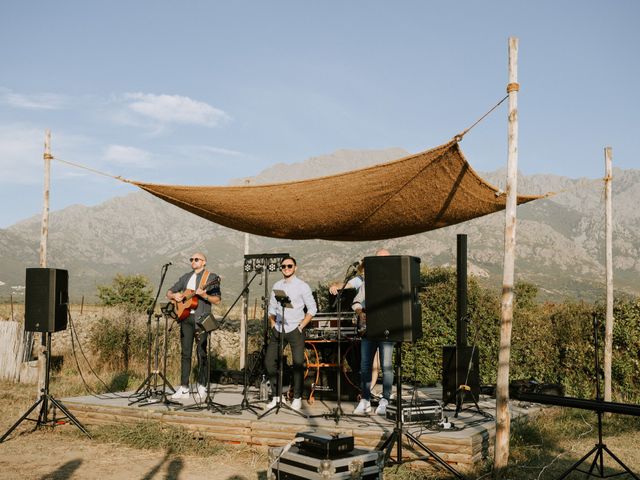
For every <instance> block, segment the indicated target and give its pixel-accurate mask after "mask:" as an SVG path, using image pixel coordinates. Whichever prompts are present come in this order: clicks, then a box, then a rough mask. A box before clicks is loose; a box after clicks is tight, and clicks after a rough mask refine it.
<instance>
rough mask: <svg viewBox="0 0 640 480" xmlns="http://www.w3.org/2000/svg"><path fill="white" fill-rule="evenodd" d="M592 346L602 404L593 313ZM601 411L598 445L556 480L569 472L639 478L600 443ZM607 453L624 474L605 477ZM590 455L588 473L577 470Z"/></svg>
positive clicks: (597, 399)
mask: <svg viewBox="0 0 640 480" xmlns="http://www.w3.org/2000/svg"><path fill="white" fill-rule="evenodd" d="M593 345H594V349H593V351H594V358H595V368H596V370H595V372H596V401H597V402H602V401H603V399H602V397H600V365H599V362H598V314H597V313H595V312H594V314H593ZM602 412H603V410H602V409H598V410H597V412H596V413H597V415H598V443H596V445H595V446H594V447H593V448H592V449H591V450H589V452H588V453H587V454H586V455H585V456H584V457H582V458H581V459H580V460H578V461H577V462H576V463H574V464H573V465H572V466H571V467H570V468H569V469H568V470H567V471H566V472H564V473H563V474H562V475H561V476H559V477H558V480H561V479H563V478H565V477H567V475H569V474H570V473H571V472H573V471H574V470H575V471H576V472H582V473H586V474H587V478H589V477H591V476H592V475H593V476H594V477H596V478H609V477H614V476H618V475H624V473H625V472H626V473H628V474H629V475H631V476H632V477H633V478H635V479H638V478H640V477H638V476H637V475H636V474H635V473H633V472H632V471H631V470H630V469H629V467H627V466H626V465H625V464H624V463H622V460H620V459H619V458H618V457H616V456H615V454H614V453H613V452H612V451H611V450H609V448H608V447H607V446H606V445H605V444H604V443H602ZM605 452H606V453H608V454H609V456H610V457H611V458H613V460H614V461H615V462H616V463H617V464H618V465H620V466H621V467H622V469H623V470H624V472H620V473H616V474H611V475H605V473H604V454H605ZM591 455H593V461H592V462H591V467H590V468H589V470H588V471H585V470H580V468H578V467H579V466H580V465H582V463H583V462H585V461H586V460H587V459H588V458H589V457H590V456H591ZM594 470H596V473H595V474H594V473H593V471H594Z"/></svg>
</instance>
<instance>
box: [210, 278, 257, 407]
mask: <svg viewBox="0 0 640 480" xmlns="http://www.w3.org/2000/svg"><path fill="white" fill-rule="evenodd" d="M262 270H263V269H262V267H259V266H256V269H255V273H254V274H253V276H252V277H251V279H250V280H249V281H248V282H247V283H246V285H245V286H244V287H243V289H242V291H241V292H240V294H239V295H238V296H237V298H236V299H235V300H234V302H233V303H232V304H231V306H230V307H229V309H228V310H227V313H225V314H224V316H223V317H222V320H220V323H221V324H222V323H224V321H225V319H226V318H227V315H229V312H231V310H232V309H233V307H234V306H235V304H236V303H238V300H240V299H241V298H242V296H243V295H245V294H247V295H248V293H249V286H250V285H251V282H253V281H254V280H255V278H256V277H257V276H258V275H262ZM248 349H249V332H248V329H247V328H246V326H245V329H244V378H243V382H244V387H243V389H242V402H241V403H240V410H249V411H251V412H252V413H254V414H255V415H258V411H257V410H256V409H255V408H253V407H252V406H251V404H250V403H249V400H248V399H247V392H248V390H249V368H248V365H247V351H248Z"/></svg>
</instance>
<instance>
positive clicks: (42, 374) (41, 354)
mask: <svg viewBox="0 0 640 480" xmlns="http://www.w3.org/2000/svg"><path fill="white" fill-rule="evenodd" d="M52 158H53V156H52V155H51V130H47V131H46V132H45V134H44V155H43V159H44V194H43V200H42V228H41V230H40V267H41V268H46V266H47V240H48V239H49V184H50V179H51V159H52ZM40 335H41V341H40V348H39V350H38V392H41V391H43V389H44V387H45V385H44V384H45V381H46V361H47V357H46V349H47V345H46V343H47V342H46V333H41V334H40Z"/></svg>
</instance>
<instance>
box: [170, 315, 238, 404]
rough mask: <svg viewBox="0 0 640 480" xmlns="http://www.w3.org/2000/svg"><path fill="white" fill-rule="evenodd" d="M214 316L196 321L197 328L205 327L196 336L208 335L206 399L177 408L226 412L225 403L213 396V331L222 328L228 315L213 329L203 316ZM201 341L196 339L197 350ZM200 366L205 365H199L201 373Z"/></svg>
mask: <svg viewBox="0 0 640 480" xmlns="http://www.w3.org/2000/svg"><path fill="white" fill-rule="evenodd" d="M209 316H211V317H213V314H207V315H203V316H202V317H201V318H200V319H198V321H197V322H196V329H198V328H199V326H201V328H202V329H203V331H201V332H199V333H196V336H198V335H206V336H207V362H206V368H207V395H206V396H205V398H204V399H200V398H199V400H200V401H199V402H197V403H194V404H192V405H186V406H183V407H179V408H176V410H185V411H188V410H210V411H214V412H218V413H221V414H223V415H224V414H225V413H226V412H225V410H224V409H225V408H226V406H225V405H222V404H221V403H217V402H214V401H213V396H212V395H211V338H210V337H211V335H210V334H211V332H212V331H213V330H217V329H218V328H220V327H221V326H222V324H223V322H224V319H225V318H226V315H225V316H224V317H223V318H222V319H221V320H220V323H219V324H218V325H217V326H212V327H211V329H208V328H207V327H206V326H204V322H202V319H203V318H207V317H209ZM205 321H206V320H205ZM213 322H214V323H215V319H213ZM199 342H200V339H198V340H197V341H196V350H197V348H198V347H197V345H198V343H199ZM200 368H203V365H198V373H200Z"/></svg>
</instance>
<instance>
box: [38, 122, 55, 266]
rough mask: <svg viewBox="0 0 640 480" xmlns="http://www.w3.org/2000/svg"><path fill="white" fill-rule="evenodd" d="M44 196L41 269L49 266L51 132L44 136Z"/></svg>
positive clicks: (48, 131)
mask: <svg viewBox="0 0 640 480" xmlns="http://www.w3.org/2000/svg"><path fill="white" fill-rule="evenodd" d="M43 158H44V196H43V200H42V228H41V230H40V267H42V268H46V266H47V239H48V238H49V183H50V178H51V159H52V158H53V157H52V156H51V130H47V131H46V132H45V135H44V155H43Z"/></svg>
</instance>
